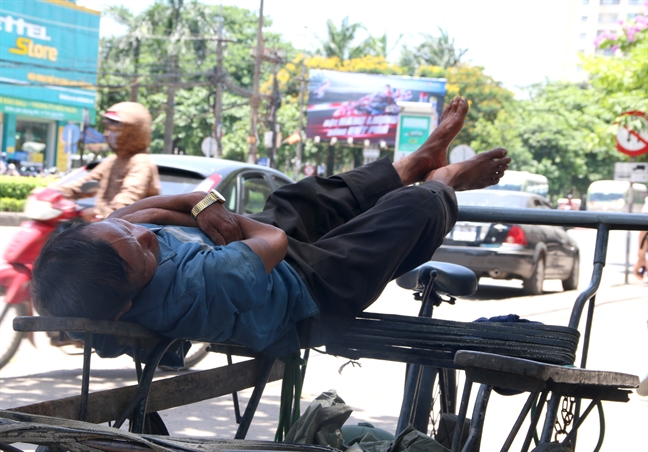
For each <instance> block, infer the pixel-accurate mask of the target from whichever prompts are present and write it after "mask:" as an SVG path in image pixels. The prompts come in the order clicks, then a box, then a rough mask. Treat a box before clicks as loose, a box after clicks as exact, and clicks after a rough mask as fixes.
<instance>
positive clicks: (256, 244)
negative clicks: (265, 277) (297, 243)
mask: <svg viewBox="0 0 648 452" xmlns="http://www.w3.org/2000/svg"><path fill="white" fill-rule="evenodd" d="M234 216H235V217H236V219H237V220H238V223H239V225H240V228H241V232H242V233H243V237H244V238H243V240H242V242H243V243H245V244H246V245H247V246H249V247H250V249H251V250H252V251H254V252H255V253H256V254H257V255H258V256H259V257H260V258H261V260H262V261H263V265H265V268H266V273H270V272H271V271H272V269H273V268H275V267H276V266H277V264H279V262H281V261H282V260H283V258H284V257H286V251H288V238H287V237H286V233H285V232H284V231H282V230H281V229H279V228H275V227H274V226H270V225H268V224H264V223H259V222H258V221H255V220H253V219H251V218H248V217H244V216H243V215H237V214H234Z"/></svg>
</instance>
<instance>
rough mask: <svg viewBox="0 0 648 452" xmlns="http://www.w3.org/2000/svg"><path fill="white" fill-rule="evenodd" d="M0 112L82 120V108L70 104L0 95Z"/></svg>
mask: <svg viewBox="0 0 648 452" xmlns="http://www.w3.org/2000/svg"><path fill="white" fill-rule="evenodd" d="M0 112H2V113H10V114H13V115H20V116H34V117H38V118H47V119H54V120H56V121H75V122H81V121H82V120H83V109H82V108H79V107H73V106H71V105H60V104H51V103H49V102H40V101H35V100H26V99H16V98H14V97H7V96H0Z"/></svg>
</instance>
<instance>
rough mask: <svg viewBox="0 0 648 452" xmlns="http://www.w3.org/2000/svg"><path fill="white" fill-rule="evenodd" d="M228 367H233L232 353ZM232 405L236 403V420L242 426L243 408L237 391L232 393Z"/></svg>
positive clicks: (228, 360) (228, 357) (229, 356)
mask: <svg viewBox="0 0 648 452" xmlns="http://www.w3.org/2000/svg"><path fill="white" fill-rule="evenodd" d="M227 365H228V366H231V365H232V354H231V353H228V354H227ZM232 403H234V418H235V419H236V423H237V424H240V423H241V406H240V405H239V399H238V393H237V392H236V391H234V392H233V393H232Z"/></svg>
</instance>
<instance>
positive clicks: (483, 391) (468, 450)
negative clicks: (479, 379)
mask: <svg viewBox="0 0 648 452" xmlns="http://www.w3.org/2000/svg"><path fill="white" fill-rule="evenodd" d="M492 391H493V387H492V386H488V385H484V384H482V385H480V386H479V392H478V393H477V399H476V400H475V407H474V408H473V417H472V422H471V423H470V434H469V435H468V440H466V444H464V447H463V449H462V451H463V452H477V451H479V445H480V443H481V434H482V429H483V428H484V419H485V418H486V408H488V400H489V399H490V395H491V392H492Z"/></svg>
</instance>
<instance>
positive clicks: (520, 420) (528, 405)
mask: <svg viewBox="0 0 648 452" xmlns="http://www.w3.org/2000/svg"><path fill="white" fill-rule="evenodd" d="M538 394H540V393H539V392H532V393H530V394H529V397H528V398H527V401H526V402H525V403H524V406H523V407H522V411H520V414H519V416H518V418H517V419H516V421H515V424H513V428H511V432H510V433H509V435H508V437H507V438H506V441H504V444H503V445H502V449H501V450H500V452H508V450H509V449H510V448H511V445H512V444H513V440H514V439H515V437H516V436H517V434H518V432H519V431H520V427H522V423H523V422H524V420H525V419H526V417H527V414H529V411H530V410H531V407H532V406H533V405H534V404H535V403H536V400H538Z"/></svg>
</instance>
